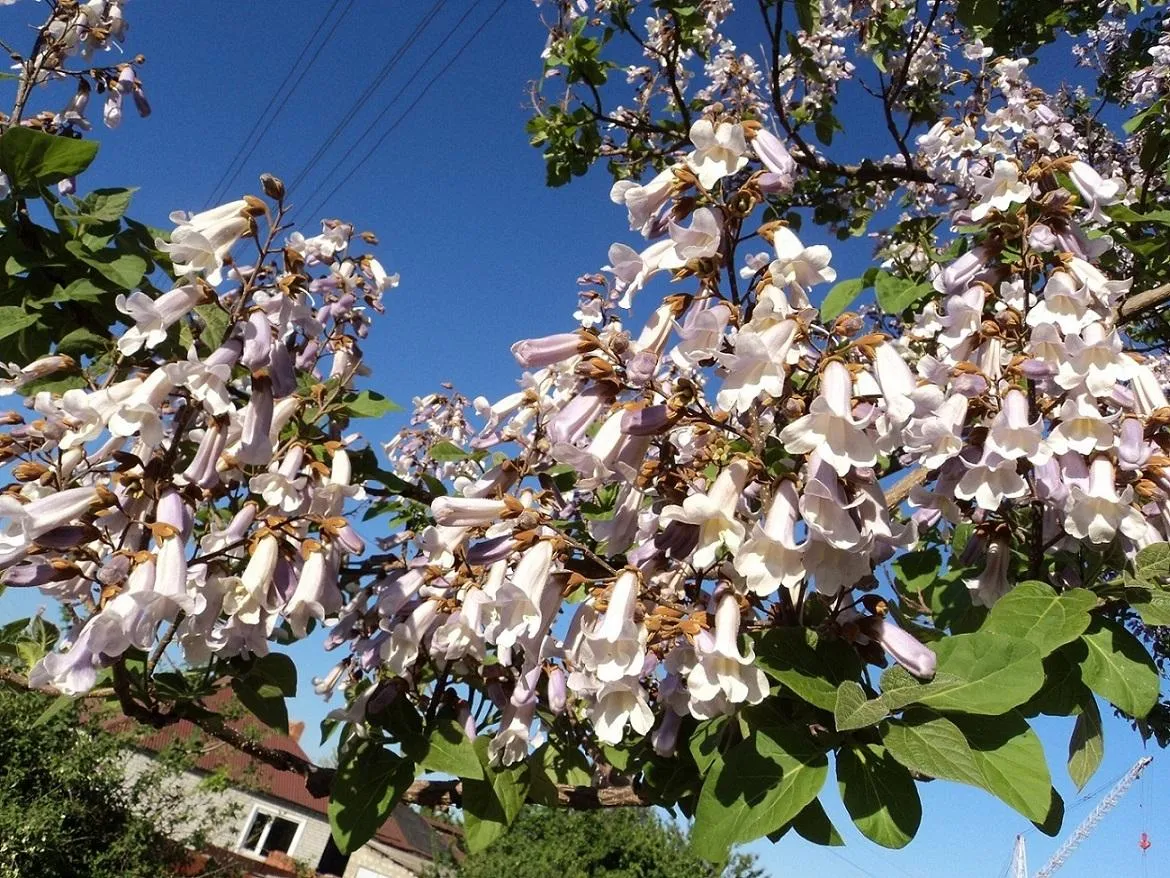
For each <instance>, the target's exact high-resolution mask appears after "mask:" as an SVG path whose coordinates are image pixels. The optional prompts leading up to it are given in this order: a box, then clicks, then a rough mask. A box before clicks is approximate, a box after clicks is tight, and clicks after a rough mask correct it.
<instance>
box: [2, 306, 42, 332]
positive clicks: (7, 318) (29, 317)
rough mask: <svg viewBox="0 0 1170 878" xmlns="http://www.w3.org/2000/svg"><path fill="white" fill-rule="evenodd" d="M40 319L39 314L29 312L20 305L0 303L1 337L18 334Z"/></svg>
mask: <svg viewBox="0 0 1170 878" xmlns="http://www.w3.org/2000/svg"><path fill="white" fill-rule="evenodd" d="M39 319H40V317H39V315H37V314H28V313H26V312H25V310H24V309H23V308H21V307H20V306H19V305H0V339H5V338H8V337H9V336H10V335H16V333H18V332H20V331H21V330H22V329H25V328H26V327H29V326H32V325H33V324H34V323H36V322H37V320H39Z"/></svg>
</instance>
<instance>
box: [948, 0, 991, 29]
mask: <svg viewBox="0 0 1170 878" xmlns="http://www.w3.org/2000/svg"><path fill="white" fill-rule="evenodd" d="M955 12H956V14H957V16H958V19H959V21H960V22H962V23H963V24H965V25H967V27H969V28H971V29H972V30H974V31H975V34H976V35H977V36H984V35H986V34H987V33H988V32H990V30H991V29H992V28H993V27H995V23H996V22H997V21H999V0H959V3H958V7H957V9H956V10H955Z"/></svg>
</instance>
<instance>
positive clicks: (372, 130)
mask: <svg viewBox="0 0 1170 878" xmlns="http://www.w3.org/2000/svg"><path fill="white" fill-rule="evenodd" d="M474 11H475V6H474V5H472V6H469V7H468V8H467V11H466V12H464V13H463V16H462V17H461V18H460V19H459V20H458V21H457V22H455V26H454V27H452V28H451V29H450V30H449V31H447V34H446V36H444V37H443V39H442V40H440V41H439V44H438V45H437V46H435V47H434V48H433V49H432V50H431V52H430V54H429V55H427V56H426V58H424V59H423V61H422V63H421V64H419V65H418V67H416V68H415V70H414V72H413V73H412V74H410V78H409V79H407V80H406V82H405V83H404V84H403V85H402V87H401V88H400V89H398V91H396V92H395V93H394V95H393V97H391V98H390V101H389V102H388V103H387V104H386V106H384V107H383V108H382V110H381V112H379V113H378V115H377V116H375V117H374V119H373V121H372V122H370V124H369V125H368V126H366V130H365V131H363V132H362V134H361V136H360V137H358V139H357V140H356V141H354V143H353V144H352V146H351V148H350V150H349V151H348V152H347V153H346V154H345V155H343V156H342V157H341V158H340V159H338V160H337V161H336V162H334V164H333V167H332V168H330V169H329V173H327V174H326V175H325V177H324V178H323V179H322V180H321V182H320V183H318V184H317V186H316V187H315V188H314V189H313V191H312V192H310V193H309V194H308V195H307V196H306V197H305V199H304V201H303V202H302V203H303V204H310V203H312V201H313V199H314V198H316V197H317V195H318V193H320V192H321V191H322V190H323V189H324V188H325V187H326V186H328V185H329V181H330V180H331V179H332V178H333V175H334V174H336V173H337V172H338V171H339V170H341V166H342V165H343V164H345V162H346V160H347V159H349V158H350V157H351V156H352V155H353V154H354V151H355V150H356V149H357V147H358V146H359V145H360V144H361V143H362V141H364V140H365V139H366V138H368V137H369V136H370V135H371V134H377V133H378V130H377V129H378V123H380V122H381V121H382V120H383V119H385V118H386V115H387V114H388V113H389V112H390V110H391V109H393V108H394V105H395V104H396V103H398V99H399V98H400V97H402V96H403V95H404V94H405V93H406V90H407V89H408V88H410V87H411V86H412V85H413V84H414V81H415V80H416V79H418V77H419V74H421V73H422V72H423V71H424V70H426V68H427V65H429V64H430V63H431V61H432V59H434V57H435V56H436V55H438V54H439V52H441V51H442V50H443V47H444V46H446V45H447V43H448V42H449V41H450V40H451V37H453V36H455V34H456V32H457V31H458V30H459V28H461V27H463V22H465V21H467V19H468V18H470V17H471V13H472V12H474ZM489 20H490V19H489ZM359 164H360V162H359ZM330 194H332V193H330ZM310 216H312V214H310Z"/></svg>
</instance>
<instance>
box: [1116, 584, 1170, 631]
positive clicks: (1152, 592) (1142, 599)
mask: <svg viewBox="0 0 1170 878" xmlns="http://www.w3.org/2000/svg"><path fill="white" fill-rule="evenodd" d="M1145 585H1146V584H1145V583H1142V585H1141V586H1140V587H1133V586H1130V587H1127V588H1126V589H1125V600H1126V601H1127V602H1128V603H1129V605H1130V606H1131V607H1133V608H1134V609H1135V610H1136V611H1137V614H1138V615H1139V616H1141V617H1142V622H1144V623H1145V624H1146V625H1149V626H1151V627H1159V626H1170V591H1163V590H1162V589H1160V588H1146V587H1145Z"/></svg>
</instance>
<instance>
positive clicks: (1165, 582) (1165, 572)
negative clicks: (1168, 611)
mask: <svg viewBox="0 0 1170 878" xmlns="http://www.w3.org/2000/svg"><path fill="white" fill-rule="evenodd" d="M1133 572H1134V575H1135V576H1136V577H1137V578H1138V579H1140V580H1142V581H1143V582H1148V583H1150V584H1151V585H1154V584H1156V585H1160V586H1162V587H1163V588H1167V587H1170V543H1154V544H1153V545H1152V546H1146V547H1145V548H1144V549H1142V550H1141V551H1140V552H1138V553H1137V556H1136V557H1135V558H1134V560H1133Z"/></svg>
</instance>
